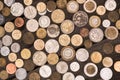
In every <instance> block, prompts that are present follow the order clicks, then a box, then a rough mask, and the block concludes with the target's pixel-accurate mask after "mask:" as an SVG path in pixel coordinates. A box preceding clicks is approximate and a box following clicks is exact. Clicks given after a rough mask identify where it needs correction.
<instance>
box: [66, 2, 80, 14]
mask: <svg viewBox="0 0 120 80" xmlns="http://www.w3.org/2000/svg"><path fill="white" fill-rule="evenodd" d="M66 8H67V11H68V12H69V13H75V12H77V11H78V10H79V4H78V3H77V2H76V1H69V2H68V3H67V5H66Z"/></svg>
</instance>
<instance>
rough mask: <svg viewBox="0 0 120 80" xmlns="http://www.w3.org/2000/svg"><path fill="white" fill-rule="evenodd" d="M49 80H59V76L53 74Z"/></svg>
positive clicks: (58, 74) (55, 73) (56, 73)
mask: <svg viewBox="0 0 120 80" xmlns="http://www.w3.org/2000/svg"><path fill="white" fill-rule="evenodd" d="M50 80H61V74H60V73H58V72H53V73H52V75H51V76H50Z"/></svg>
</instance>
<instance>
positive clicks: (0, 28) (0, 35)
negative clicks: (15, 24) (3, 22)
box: [0, 26, 5, 37]
mask: <svg viewBox="0 0 120 80" xmlns="http://www.w3.org/2000/svg"><path fill="white" fill-rule="evenodd" d="M4 35H5V29H4V28H3V27H2V26H0V37H3V36H4Z"/></svg>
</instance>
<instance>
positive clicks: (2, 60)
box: [0, 58, 6, 67]
mask: <svg viewBox="0 0 120 80" xmlns="http://www.w3.org/2000/svg"><path fill="white" fill-rule="evenodd" d="M5 65H6V59H5V58H0V67H4V66H5Z"/></svg>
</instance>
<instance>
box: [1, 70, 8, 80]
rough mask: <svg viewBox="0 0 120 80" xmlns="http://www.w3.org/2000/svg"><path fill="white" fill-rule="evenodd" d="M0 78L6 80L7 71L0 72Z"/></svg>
mask: <svg viewBox="0 0 120 80" xmlns="http://www.w3.org/2000/svg"><path fill="white" fill-rule="evenodd" d="M0 78H1V79H2V80H5V79H7V78H8V73H7V71H5V70H2V71H1V72H0Z"/></svg>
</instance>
